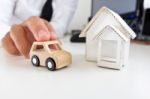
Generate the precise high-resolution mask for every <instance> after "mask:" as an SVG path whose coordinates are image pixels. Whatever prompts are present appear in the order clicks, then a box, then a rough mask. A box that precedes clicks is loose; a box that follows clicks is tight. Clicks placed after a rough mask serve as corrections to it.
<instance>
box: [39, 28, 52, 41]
mask: <svg viewBox="0 0 150 99" xmlns="http://www.w3.org/2000/svg"><path fill="white" fill-rule="evenodd" d="M49 39H50V34H49V33H48V32H46V31H44V30H40V31H39V32H38V40H39V41H47V40H49Z"/></svg>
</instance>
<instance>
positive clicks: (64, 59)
mask: <svg viewBox="0 0 150 99" xmlns="http://www.w3.org/2000/svg"><path fill="white" fill-rule="evenodd" d="M51 45H53V46H54V45H56V46H57V47H58V49H54V48H53V49H52V48H50V47H49V46H51ZM38 46H40V47H41V48H37V47H38ZM33 56H37V57H38V58H39V61H40V62H39V64H38V65H40V66H46V61H47V59H52V60H53V61H54V63H55V66H56V68H55V69H59V68H63V67H65V66H67V65H69V64H71V63H72V56H71V54H70V53H69V52H67V51H65V50H64V49H63V48H62V46H61V44H60V42H59V41H47V42H34V43H33V45H32V48H31V50H30V59H31V61H32V57H33ZM38 65H37V66H38Z"/></svg>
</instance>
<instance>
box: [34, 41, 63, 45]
mask: <svg viewBox="0 0 150 99" xmlns="http://www.w3.org/2000/svg"><path fill="white" fill-rule="evenodd" d="M56 43H58V44H60V41H58V40H55V41H45V42H38V41H36V42H34V43H33V44H34V45H43V44H46V45H47V44H56Z"/></svg>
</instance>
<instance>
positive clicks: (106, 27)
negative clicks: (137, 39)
mask: <svg viewBox="0 0 150 99" xmlns="http://www.w3.org/2000/svg"><path fill="white" fill-rule="evenodd" d="M107 29H110V30H112V31H114V32H115V33H116V34H117V35H118V36H119V37H120V38H121V39H123V40H124V41H125V42H127V41H129V38H128V37H126V36H125V35H123V34H122V32H121V31H120V30H119V29H118V28H116V27H115V26H112V25H107V26H105V27H104V28H103V29H102V30H101V31H100V32H99V33H97V35H96V36H95V37H94V38H93V39H94V40H95V39H99V38H100V39H101V35H102V34H103V33H104V31H105V30H107Z"/></svg>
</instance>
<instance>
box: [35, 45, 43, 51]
mask: <svg viewBox="0 0 150 99" xmlns="http://www.w3.org/2000/svg"><path fill="white" fill-rule="evenodd" d="M35 50H44V46H43V45H36V48H35Z"/></svg>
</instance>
